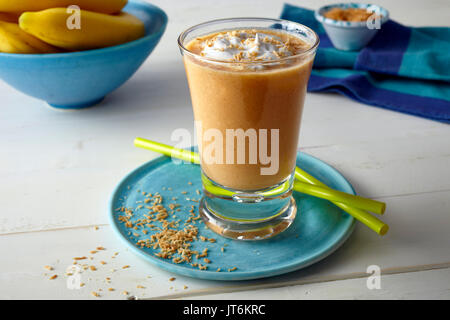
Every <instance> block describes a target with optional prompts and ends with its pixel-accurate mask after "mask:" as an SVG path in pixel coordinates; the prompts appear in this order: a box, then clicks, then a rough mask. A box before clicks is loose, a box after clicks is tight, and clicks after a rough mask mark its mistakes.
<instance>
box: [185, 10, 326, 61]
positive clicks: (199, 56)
mask: <svg viewBox="0 0 450 320" xmlns="http://www.w3.org/2000/svg"><path fill="white" fill-rule="evenodd" d="M233 20H241V21H271V22H274V23H290V24H294V25H297V26H299V27H301V28H303V29H306V30H307V31H308V32H310V33H311V34H312V35H314V37H315V41H314V44H313V45H312V46H311V47H310V48H308V49H307V50H305V51H302V52H300V53H298V54H295V55H292V56H288V57H282V58H278V59H276V60H267V61H230V60H220V59H214V58H209V57H204V56H201V55H199V54H197V53H194V52H192V51H190V50H189V49H187V48H186V47H185V46H184V44H183V40H184V39H185V38H186V36H187V35H188V34H189V33H190V32H192V31H195V30H198V29H200V28H202V27H204V26H206V25H210V24H218V23H221V22H231V21H233ZM177 42H178V46H179V47H180V49H181V50H182V51H183V52H185V53H187V54H190V55H192V56H194V57H196V58H199V59H201V60H206V61H211V62H214V63H223V64H241V65H242V64H244V65H252V64H258V65H261V64H273V63H278V62H282V61H286V60H291V59H296V58H299V57H302V56H305V55H307V54H309V53H311V52H314V51H315V50H316V49H317V47H318V46H319V43H320V38H319V36H318V35H317V33H316V32H315V31H314V30H312V29H311V28H309V27H307V26H305V25H304V24H301V23H297V22H293V21H289V20H284V19H274V18H256V17H242V18H225V19H215V20H209V21H205V22H202V23H199V24H196V25H194V26H192V27H189V28H188V29H186V30H184V31H183V32H182V33H181V34H180V35H179V36H178V40H177Z"/></svg>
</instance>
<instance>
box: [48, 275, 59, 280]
mask: <svg viewBox="0 0 450 320" xmlns="http://www.w3.org/2000/svg"><path fill="white" fill-rule="evenodd" d="M56 278H58V275H57V274H54V275H52V276H51V277H50V278H48V279H49V280H54V279H56Z"/></svg>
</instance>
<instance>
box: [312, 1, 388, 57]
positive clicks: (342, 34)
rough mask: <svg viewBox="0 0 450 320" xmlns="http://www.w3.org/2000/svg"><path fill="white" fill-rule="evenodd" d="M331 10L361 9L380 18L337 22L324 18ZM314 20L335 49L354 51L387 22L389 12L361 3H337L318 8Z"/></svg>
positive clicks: (365, 43) (360, 47) (366, 42)
mask: <svg viewBox="0 0 450 320" xmlns="http://www.w3.org/2000/svg"><path fill="white" fill-rule="evenodd" d="M332 8H342V9H347V8H361V9H366V10H370V11H372V12H374V14H376V15H378V16H381V18H379V19H377V20H374V19H370V20H368V21H362V22H349V21H339V20H333V19H329V18H325V16H324V13H325V12H327V11H328V10H330V9H332ZM315 18H316V19H317V21H319V22H320V23H322V25H323V28H324V29H325V31H326V33H327V35H328V37H329V38H330V41H331V43H332V44H333V46H334V47H335V48H336V49H339V50H345V51H356V50H360V49H362V48H363V47H364V46H365V45H367V44H368V43H369V42H370V40H372V38H373V37H374V36H375V35H376V34H377V32H378V30H379V29H380V28H381V26H382V25H383V23H385V22H386V21H388V20H389V12H388V11H387V10H386V9H384V8H382V7H380V6H377V5H373V4H363V3H339V4H333V5H327V6H323V7H321V8H319V9H318V10H316V12H315Z"/></svg>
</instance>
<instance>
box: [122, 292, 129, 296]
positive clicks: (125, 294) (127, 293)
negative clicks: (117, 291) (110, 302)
mask: <svg viewBox="0 0 450 320" xmlns="http://www.w3.org/2000/svg"><path fill="white" fill-rule="evenodd" d="M122 294H123V295H124V296H127V295H129V294H130V293H129V292H128V291H122Z"/></svg>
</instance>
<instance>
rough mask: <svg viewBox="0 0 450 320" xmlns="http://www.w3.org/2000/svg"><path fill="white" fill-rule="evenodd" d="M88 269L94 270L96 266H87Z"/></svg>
mask: <svg viewBox="0 0 450 320" xmlns="http://www.w3.org/2000/svg"><path fill="white" fill-rule="evenodd" d="M89 269H91V270H92V271H96V270H97V268H96V267H95V266H89Z"/></svg>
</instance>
